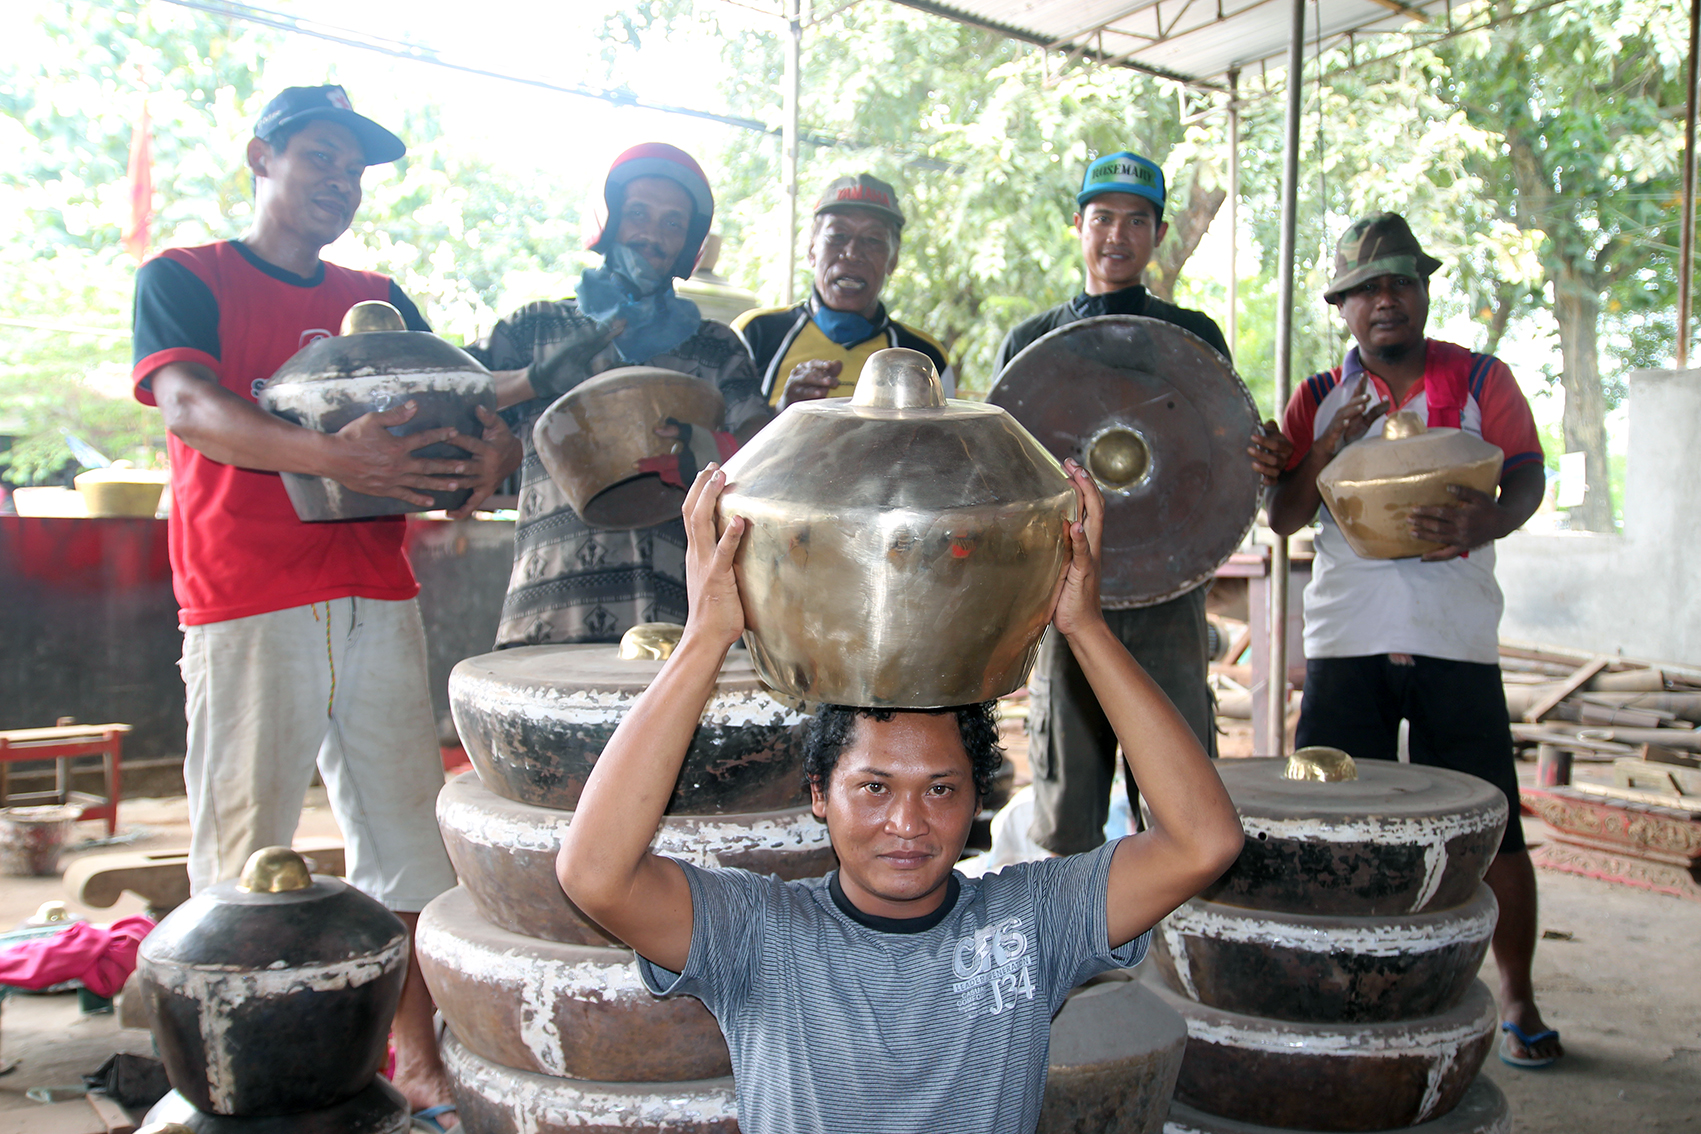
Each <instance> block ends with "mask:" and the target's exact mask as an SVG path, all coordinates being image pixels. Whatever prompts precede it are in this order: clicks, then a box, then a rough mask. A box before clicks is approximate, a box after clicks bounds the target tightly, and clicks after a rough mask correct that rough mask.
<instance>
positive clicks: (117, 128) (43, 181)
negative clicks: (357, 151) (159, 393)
mask: <svg viewBox="0 0 1701 1134" xmlns="http://www.w3.org/2000/svg"><path fill="white" fill-rule="evenodd" d="M10 30H11V31H12V34H13V38H12V39H11V42H10V44H9V50H7V51H6V52H5V53H4V55H3V56H0V68H3V69H0V147H3V149H4V156H3V157H0V217H4V219H5V221H6V222H8V227H9V229H10V239H9V240H8V241H7V243H6V245H5V247H4V249H3V251H0V270H3V272H4V281H5V282H4V283H0V319H4V320H6V321H5V322H3V323H0V351H3V352H4V353H3V356H0V423H3V424H0V432H4V433H6V434H9V435H12V436H14V437H15V438H16V439H17V440H16V441H15V442H14V443H13V446H12V448H11V449H10V451H9V452H8V453H5V454H0V466H3V469H0V471H3V472H4V475H5V476H6V478H7V479H8V480H10V481H12V482H13V483H19V484H23V483H34V482H40V481H46V480H53V479H60V478H62V477H65V476H68V475H69V474H70V473H71V472H74V471H76V469H77V467H78V466H77V465H76V464H75V463H74V461H73V460H72V457H71V454H70V451H69V449H68V448H67V447H66V445H65V442H64V439H63V435H62V433H61V430H69V431H70V432H72V433H74V434H76V435H78V436H80V437H83V438H84V439H85V440H87V441H89V442H90V443H91V444H93V445H94V446H95V447H96V448H97V449H100V450H101V451H102V452H104V453H105V454H106V455H107V456H108V457H111V458H113V459H119V458H126V459H132V460H136V461H137V462H138V463H148V462H150V461H151V460H152V459H153V456H154V454H155V453H156V452H157V450H158V448H159V447H160V446H162V445H163V443H164V430H163V428H162V427H161V425H160V421H159V414H158V413H157V412H155V411H154V410H151V409H148V408H147V407H145V406H142V405H140V404H138V403H137V402H136V401H135V400H134V399H133V398H131V397H130V395H129V380H128V376H129V370H130V366H129V361H130V341H129V325H130V293H131V281H132V278H133V275H134V271H135V261H134V260H132V259H131V258H130V256H129V254H128V253H127V252H125V251H124V249H123V248H122V247H121V246H120V243H119V238H120V236H121V234H122V229H123V226H124V223H125V221H126V220H127V219H128V216H129V210H128V203H127V202H128V196H127V193H128V182H127V180H126V177H125V172H126V168H127V165H128V161H129V152H130V137H131V131H132V130H133V129H134V127H135V125H136V122H137V120H138V119H139V117H140V114H141V109H142V101H143V96H144V95H146V96H147V105H148V110H149V113H150V115H151V116H152V119H153V152H154V162H155V167H156V169H157V170H165V171H169V177H168V178H166V179H163V180H156V186H155V197H154V201H155V209H156V212H155V216H154V221H153V234H154V239H153V244H154V246H156V247H158V246H159V245H160V244H161V243H162V242H167V241H169V242H172V243H200V242H203V241H205V240H208V239H211V238H212V237H213V236H215V235H224V234H226V233H228V232H230V231H232V230H233V227H239V226H240V224H241V223H242V222H243V221H244V219H245V218H246V216H247V213H248V209H249V207H250V205H249V194H248V181H247V175H246V174H245V173H243V172H242V170H241V163H240V161H239V160H230V158H231V155H238V154H239V153H240V140H241V139H242V138H243V137H245V136H246V134H247V132H248V131H247V123H248V122H249V121H251V120H252V115H253V113H254V112H255V111H256V110H257V109H258V107H257V105H256V101H257V100H256V94H255V85H254V76H255V73H256V69H257V68H258V66H259V62H260V60H261V59H262V58H263V57H264V54H265V52H266V50H267V47H268V43H269V40H268V37H267V36H265V35H263V34H256V33H255V32H253V31H252V29H248V28H243V29H240V30H239V31H238V30H233V29H232V28H231V27H230V26H229V25H228V24H226V23H224V22H222V21H217V20H214V19H211V18H209V17H206V16H204V15H198V14H196V13H192V12H189V11H187V10H185V9H181V8H174V7H170V6H168V5H146V6H144V5H139V4H138V5H135V6H122V5H121V6H117V7H111V8H108V7H98V6H92V5H88V4H72V3H64V4H58V5H49V6H47V7H44V8H43V9H42V11H41V14H40V15H39V16H38V18H37V20H36V21H35V23H34V25H33V26H18V27H14V28H12V29H10ZM76 328H86V329H93V330H107V329H110V330H112V331H114V332H116V333H115V334H112V335H100V334H90V333H86V331H85V330H79V329H76Z"/></svg>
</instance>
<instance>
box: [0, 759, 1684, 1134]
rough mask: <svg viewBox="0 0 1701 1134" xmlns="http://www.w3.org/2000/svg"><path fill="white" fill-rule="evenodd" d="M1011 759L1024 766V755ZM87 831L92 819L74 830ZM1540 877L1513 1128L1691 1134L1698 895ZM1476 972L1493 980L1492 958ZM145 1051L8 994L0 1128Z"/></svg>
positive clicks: (12, 891)
mask: <svg viewBox="0 0 1701 1134" xmlns="http://www.w3.org/2000/svg"><path fill="white" fill-rule="evenodd" d="M1017 736H1018V737H1019V734H1017ZM1013 747H1014V746H1013ZM1013 755H1015V756H1016V757H1017V763H1018V766H1020V767H1022V770H1023V771H1025V770H1026V769H1025V764H1026V761H1025V759H1022V758H1021V757H1023V756H1025V752H1019V751H1018V752H1015V753H1013ZM121 818H122V822H123V826H124V828H126V829H137V828H147V829H148V832H149V835H148V837H147V838H146V839H145V840H143V841H140V842H138V843H137V844H135V847H134V849H143V848H148V847H169V846H182V845H184V844H185V843H186V842H187V824H186V817H185V805H184V801H183V800H181V799H176V800H126V801H125V803H124V805H123V808H122V810H121ZM1525 829H1526V832H1527V834H1528V835H1529V837H1530V839H1531V840H1532V841H1535V840H1539V839H1542V838H1545V837H1546V833H1545V827H1544V826H1543V825H1542V824H1541V823H1540V822H1539V821H1535V820H1526V821H1525ZM99 833H101V831H100V828H99V827H98V825H96V824H85V825H83V826H82V828H80V830H79V836H80V837H90V836H94V835H97V834H99ZM301 834H303V835H335V834H336V825H335V823H334V822H333V820H332V819H331V816H330V812H329V811H328V809H326V807H325V806H324V799H323V794H322V792H321V793H318V794H316V795H315V796H313V797H311V798H310V799H309V801H308V810H307V811H306V813H305V814H304V815H303V816H302V824H301ZM126 849H131V848H126ZM96 853H98V852H96ZM68 857H69V856H68ZM1539 882H1540V886H1541V901H1542V915H1541V925H1542V928H1543V931H1544V933H1545V934H1546V935H1547V936H1546V937H1545V938H1544V940H1542V942H1541V944H1540V947H1539V949H1538V950H1537V953H1536V990H1537V995H1538V996H1539V998H1540V1000H1541V1003H1542V1007H1543V1010H1544V1012H1545V1013H1546V1015H1547V1018H1548V1021H1549V1023H1550V1024H1552V1025H1553V1026H1555V1027H1557V1028H1559V1029H1560V1031H1561V1032H1562V1033H1563V1035H1564V1038H1565V1044H1566V1048H1567V1051H1568V1054H1567V1055H1566V1057H1565V1058H1564V1059H1563V1060H1562V1061H1561V1062H1560V1064H1559V1065H1558V1066H1556V1067H1554V1068H1552V1069H1549V1070H1545V1071H1520V1070H1517V1069H1514V1068H1511V1067H1508V1066H1506V1065H1504V1064H1502V1063H1501V1062H1500V1061H1499V1060H1498V1059H1496V1058H1494V1057H1492V1056H1491V1057H1490V1059H1489V1061H1488V1063H1487V1065H1486V1066H1485V1068H1484V1072H1485V1073H1486V1074H1488V1075H1489V1076H1491V1077H1492V1078H1493V1079H1494V1080H1495V1082H1496V1083H1498V1084H1499V1085H1500V1087H1501V1089H1502V1090H1504V1091H1505V1092H1506V1095H1507V1097H1508V1098H1509V1099H1510V1100H1511V1103H1512V1113H1513V1119H1514V1124H1515V1127H1516V1129H1518V1130H1519V1131H1524V1132H1530V1134H1535V1132H1544V1134H1546V1132H1552V1134H1569V1132H1577V1134H1584V1132H1588V1134H1595V1132H1599V1131H1619V1130H1634V1131H1638V1132H1645V1134H1675V1132H1694V1134H1701V969H1698V966H1697V961H1698V960H1701V903H1692V902H1685V901H1680V900H1678V899H1675V898H1668V897H1664V896H1661V895H1657V894H1651V893H1647V892H1645V891H1640V890H1631V889H1626V888H1622V887H1617V886H1612V885H1608V884H1606V883H1603V882H1595V881H1592V880H1590V879H1586V878H1577V877H1573V876H1571V875H1564V874H1549V873H1542V874H1541V875H1540V877H1539ZM64 896H65V895H64V894H63V893H62V890H61V887H60V885H59V880H58V879H56V878H40V879H35V878H6V879H4V880H3V881H0V926H3V927H7V928H9V927H11V926H14V925H16V924H17V923H18V922H20V921H22V920H23V919H24V918H25V917H27V916H29V915H30V914H31V913H32V912H34V910H35V908H36V907H37V906H38V905H39V904H40V903H41V902H44V901H47V900H50V899H53V898H62V897H64ZM79 912H81V913H83V914H85V915H86V916H88V917H89V918H90V919H91V920H95V921H110V920H112V919H113V918H115V917H120V916H123V915H125V914H129V913H139V912H141V903H140V902H139V901H137V900H136V899H135V898H134V897H132V896H128V895H127V896H126V897H125V898H124V900H122V901H121V902H120V903H119V905H118V906H116V907H114V908H113V909H110V910H92V909H80V910H79ZM1484 976H1485V978H1486V979H1488V982H1489V986H1490V988H1493V987H1494V973H1493V965H1492V962H1490V963H1489V964H1486V965H1485V966H1484ZM151 1049H152V1042H151V1040H150V1039H149V1037H148V1034H147V1033H146V1032H143V1031H136V1030H127V1029H121V1028H119V1026H118V1021H117V1018H116V1017H115V1016H111V1015H107V1016H88V1017H85V1016H80V1015H79V1013H78V1011H77V1002H76V996H75V995H74V994H71V995H61V996H47V997H40V996H22V997H12V998H9V999H7V1000H6V1001H5V1003H4V1009H3V1013H0V1064H4V1063H8V1062H12V1061H14V1060H15V1061H16V1067H15V1069H14V1070H12V1071H11V1072H10V1073H8V1074H5V1075H3V1076H0V1134H7V1132H8V1131H10V1130H12V1129H17V1130H20V1131H23V1130H34V1129H37V1126H36V1124H35V1123H33V1122H32V1121H31V1116H30V1112H32V1111H34V1112H36V1113H38V1114H45V1111H37V1108H38V1107H39V1106H40V1104H38V1103H36V1102H33V1101H31V1100H29V1099H27V1098H26V1097H25V1094H24V1092H25V1091H26V1090H28V1089H29V1088H31V1087H51V1086H63V1085H67V1084H73V1083H79V1082H80V1081H81V1076H82V1075H83V1074H84V1073H85V1072H90V1071H93V1070H95V1069H96V1068H97V1067H98V1066H99V1065H100V1064H101V1063H102V1062H104V1061H105V1059H106V1058H107V1056H109V1055H111V1054H112V1053H113V1052H115V1051H128V1052H133V1053H136V1054H148V1053H150V1052H151ZM89 1129H90V1130H98V1129H100V1128H99V1127H95V1126H91V1127H89Z"/></svg>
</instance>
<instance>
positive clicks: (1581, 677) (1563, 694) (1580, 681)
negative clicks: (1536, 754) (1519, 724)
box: [1524, 654, 1612, 724]
mask: <svg viewBox="0 0 1701 1134" xmlns="http://www.w3.org/2000/svg"><path fill="white" fill-rule="evenodd" d="M1611 661H1612V659H1611V658H1609V657H1607V656H1606V655H1605V654H1597V655H1595V657H1593V658H1591V659H1590V660H1589V661H1587V662H1584V663H1583V664H1582V665H1580V666H1578V667H1577V668H1576V669H1574V670H1572V671H1571V676H1570V677H1567V678H1566V679H1565V680H1564V681H1561V682H1560V683H1559V685H1558V687H1557V688H1555V689H1554V690H1553V691H1552V692H1551V693H1549V694H1548V695H1547V696H1546V697H1543V698H1542V699H1541V700H1539V701H1537V702H1536V703H1535V704H1533V705H1531V706H1530V707H1529V709H1528V710H1526V711H1525V713H1524V720H1525V721H1527V722H1528V723H1530V724H1536V723H1538V722H1539V721H1540V720H1541V719H1542V718H1543V717H1545V716H1547V715H1548V714H1549V713H1550V712H1552V711H1553V708H1554V706H1555V705H1558V704H1559V703H1560V702H1561V701H1563V700H1565V698H1567V697H1569V696H1571V694H1573V693H1575V692H1577V690H1579V689H1581V688H1582V687H1583V686H1584V684H1586V683H1587V682H1588V680H1589V679H1590V678H1591V677H1593V676H1595V674H1597V673H1599V672H1600V671H1601V670H1603V669H1605V668H1606V667H1607V664H1608V663H1609V662H1611Z"/></svg>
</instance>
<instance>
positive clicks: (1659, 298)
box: [1437, 0, 1685, 531]
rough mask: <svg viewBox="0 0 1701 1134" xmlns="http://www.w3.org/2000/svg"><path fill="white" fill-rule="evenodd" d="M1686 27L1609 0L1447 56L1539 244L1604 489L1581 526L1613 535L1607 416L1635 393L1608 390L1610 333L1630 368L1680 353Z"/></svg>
mask: <svg viewBox="0 0 1701 1134" xmlns="http://www.w3.org/2000/svg"><path fill="white" fill-rule="evenodd" d="M1509 8H1510V5H1509V0H1493V2H1491V3H1490V4H1489V5H1488V11H1489V12H1490V13H1493V14H1497V15H1498V14H1502V13H1503V12H1504V11H1508V10H1509ZM1683 23H1684V21H1683V19H1682V16H1681V14H1680V12H1679V10H1678V8H1677V7H1676V6H1674V5H1670V4H1665V3H1661V2H1660V0H1607V2H1604V3H1591V4H1570V5H1563V6H1559V7H1553V8H1544V9H1541V10H1539V11H1535V12H1532V13H1527V14H1524V15H1522V16H1520V17H1519V18H1518V19H1515V20H1509V21H1506V22H1504V23H1501V24H1498V25H1496V26H1494V27H1493V28H1491V29H1489V30H1487V31H1483V32H1480V33H1477V34H1474V35H1470V36H1465V37H1461V38H1460V39H1459V40H1456V41H1454V42H1452V43H1449V44H1445V45H1442V46H1441V47H1439V48H1438V49H1437V55H1438V58H1439V60H1440V62H1441V63H1442V64H1443V66H1444V68H1445V71H1444V73H1443V74H1442V75H1441V76H1439V77H1440V78H1441V79H1442V82H1443V84H1444V88H1443V89H1444V90H1445V92H1446V97H1447V98H1448V99H1449V101H1450V102H1451V103H1453V104H1454V105H1455V106H1457V107H1458V108H1459V109H1460V110H1462V111H1463V112H1464V113H1465V115H1466V116H1467V117H1468V119H1469V120H1470V122H1471V123H1472V124H1473V125H1476V126H1478V127H1479V128H1481V129H1483V130H1484V131H1486V132H1488V133H1490V134H1491V135H1493V136H1495V137H1497V138H1498V139H1499V141H1500V143H1501V144H1500V146H1499V147H1497V149H1496V150H1491V151H1487V152H1485V153H1483V154H1482V155H1481V160H1480V161H1479V162H1478V163H1477V168H1478V169H1479V170H1480V171H1481V175H1482V176H1484V177H1485V178H1490V179H1493V180H1494V181H1496V182H1498V183H1499V186H1500V188H1501V192H1500V193H1499V194H1497V196H1496V197H1495V199H1494V202H1493V203H1494V204H1495V205H1496V207H1497V209H1498V212H1499V218H1500V219H1502V220H1505V221H1509V222H1511V223H1512V224H1515V225H1516V226H1517V227H1518V229H1519V230H1521V231H1523V232H1525V233H1528V234H1530V235H1531V236H1532V237H1534V238H1535V239H1534V251H1535V255H1536V258H1537V260H1538V261H1539V263H1540V265H1541V270H1542V275H1543V283H1544V285H1545V297H1544V298H1545V302H1546V303H1547V305H1548V306H1549V307H1550V309H1551V311H1552V313H1553V318H1554V321H1555V323H1556V325H1557V328H1558V332H1559V342H1560V349H1561V351H1562V353H1563V356H1564V369H1563V371H1562V373H1561V374H1560V382H1561V384H1562V385H1563V387H1564V390H1565V413H1564V418H1563V426H1564V438H1565V447H1566V449H1567V451H1572V452H1575V451H1579V450H1581V451H1582V452H1583V453H1585V454H1586V467H1587V475H1588V483H1589V492H1588V496H1587V498H1586V500H1585V501H1584V503H1583V504H1582V506H1581V507H1579V508H1576V509H1573V510H1572V523H1573V525H1574V526H1577V527H1582V528H1587V529H1590V530H1595V531H1611V530H1612V528H1613V505H1612V499H1611V495H1610V492H1609V491H1608V484H1609V466H1608V461H1607V446H1606V425H1605V418H1606V410H1607V408H1608V407H1609V406H1610V405H1612V404H1615V403H1616V402H1617V400H1618V399H1619V398H1620V397H1622V394H1623V390H1624V383H1623V380H1622V378H1621V377H1620V376H1619V375H1618V373H1617V369H1618V366H1614V367H1613V368H1612V369H1611V370H1610V371H1609V372H1608V373H1607V374H1606V375H1605V377H1606V381H1604V382H1603V372H1602V367H1601V335H1602V332H1603V330H1606V332H1607V335H1608V343H1609V350H1611V351H1613V353H1614V354H1616V355H1617V357H1616V358H1612V356H1611V355H1609V359H1610V360H1611V361H1613V362H1615V363H1617V364H1618V365H1619V366H1622V365H1626V364H1636V363H1642V364H1646V363H1647V362H1648V361H1651V360H1652V356H1655V355H1663V354H1664V353H1665V350H1663V349H1661V348H1662V347H1663V346H1664V345H1665V344H1669V342H1670V341H1671V338H1670V336H1671V323H1670V322H1669V321H1668V320H1666V319H1663V318H1650V316H1652V315H1653V314H1654V313H1655V312H1656V311H1659V310H1660V309H1663V308H1667V307H1668V305H1669V303H1670V297H1671V295H1672V293H1673V291H1675V285H1674V283H1673V281H1672V264H1671V261H1672V259H1673V257H1672V256H1671V255H1670V252H1671V250H1672V249H1674V248H1675V245H1676V243H1677V239H1676V229H1677V223H1678V218H1677V210H1674V209H1673V208H1672V205H1673V204H1674V203H1675V199H1676V197H1677V183H1678V178H1679V167H1680V165H1681V160H1680V155H1681V153H1682V129H1681V114H1682V110H1683V106H1684V97H1683V76H1684V75H1685V67H1684V54H1685V49H1684V47H1683V39H1682V37H1681V34H1680V33H1681V30H1682V25H1683ZM1603 317H1605V319H1606V321H1607V324H1608V326H1607V327H1603ZM1662 331H1663V334H1662Z"/></svg>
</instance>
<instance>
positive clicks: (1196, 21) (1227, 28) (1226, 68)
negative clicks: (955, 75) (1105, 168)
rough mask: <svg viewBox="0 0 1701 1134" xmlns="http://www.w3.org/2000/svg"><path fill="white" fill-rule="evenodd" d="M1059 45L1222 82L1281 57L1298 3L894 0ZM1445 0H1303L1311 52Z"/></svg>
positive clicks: (1392, 26) (1194, 79) (1403, 26)
mask: <svg viewBox="0 0 1701 1134" xmlns="http://www.w3.org/2000/svg"><path fill="white" fill-rule="evenodd" d="M895 2H896V3H899V4H903V5H905V6H906V7H910V8H918V9H920V10H922V11H925V12H932V13H933V14H935V15H939V16H944V17H946V18H947V19H952V20H958V21H960V22H962V23H968V24H975V25H978V26H980V27H986V28H991V29H993V30H995V31H998V32H1002V33H1003V34H1005V35H1009V36H1012V37H1014V38H1016V39H1022V40H1026V41H1027V42H1029V43H1036V44H1040V45H1042V46H1044V47H1047V48H1051V49H1053V50H1058V51H1072V52H1079V53H1081V54H1083V55H1086V56H1088V57H1090V58H1093V59H1096V60H1098V61H1100V62H1103V63H1109V64H1113V65H1120V66H1128V67H1133V68H1136V69H1137V70H1142V71H1150V72H1152V73H1154V74H1158V75H1164V76H1166V77H1168V78H1172V79H1179V80H1181V81H1183V82H1189V83H1195V84H1201V85H1211V86H1216V85H1220V80H1222V79H1223V78H1224V76H1226V75H1227V74H1228V73H1229V72H1230V71H1232V70H1235V69H1236V68H1239V69H1241V70H1243V71H1250V70H1252V69H1254V68H1256V67H1257V66H1258V65H1260V64H1263V63H1267V62H1271V61H1274V62H1278V63H1285V59H1286V55H1287V51H1288V36H1289V29H1290V27H1291V26H1292V19H1293V9H1292V7H1291V6H1290V4H1289V3H1287V2H1286V0H949V2H940V0H895ZM1445 3H1446V0H1320V3H1317V2H1308V3H1307V4H1306V12H1305V17H1306V20H1305V22H1306V28H1305V38H1306V49H1305V50H1306V55H1307V56H1310V55H1313V54H1315V52H1316V46H1317V38H1318V25H1319V24H1320V25H1321V29H1322V41H1323V47H1324V48H1325V49H1328V48H1330V47H1333V46H1336V45H1338V44H1339V42H1340V41H1341V40H1342V39H1343V38H1345V37H1348V36H1354V35H1369V34H1376V33H1381V32H1391V31H1407V30H1410V29H1412V28H1413V27H1416V26H1420V21H1419V20H1418V19H1417V17H1420V16H1421V15H1422V13H1423V11H1424V10H1439V9H1442V8H1444V6H1445Z"/></svg>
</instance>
